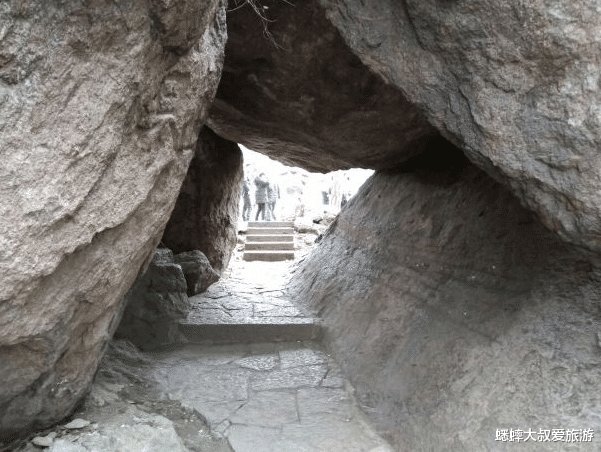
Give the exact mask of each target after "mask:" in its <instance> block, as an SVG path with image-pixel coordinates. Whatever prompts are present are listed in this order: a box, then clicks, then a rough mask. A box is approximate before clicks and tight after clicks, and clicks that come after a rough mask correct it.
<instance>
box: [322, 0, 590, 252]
mask: <svg viewBox="0 0 601 452" xmlns="http://www.w3.org/2000/svg"><path fill="white" fill-rule="evenodd" d="M321 4H323V5H324V6H325V7H326V8H327V10H328V16H329V18H330V19H331V20H332V22H333V23H334V24H335V25H336V26H337V28H338V29H339V30H340V32H341V34H342V35H343V36H344V38H345V40H346V42H347V43H348V44H349V46H350V47H351V48H352V49H353V51H354V52H355V53H356V54H357V55H358V56H359V57H360V58H361V60H362V61H363V62H364V63H365V64H366V65H367V66H369V67H370V68H371V69H372V70H374V71H375V72H377V73H378V74H380V75H381V76H382V77H383V78H384V79H385V80H387V81H388V82H390V83H392V84H393V85H395V86H396V87H398V88H399V89H400V90H401V91H402V92H403V93H404V94H405V95H406V96H407V98H408V100H409V101H410V102H412V103H413V104H414V105H416V106H417V107H419V108H420V109H421V110H422V111H423V112H424V113H425V114H426V116H427V118H428V120H429V121H430V122H431V123H432V124H433V125H434V126H436V128H437V129H438V130H439V131H440V132H441V133H442V134H443V135H444V136H445V137H447V138H448V139H450V140H451V141H453V142H454V143H455V144H456V145H458V146H460V147H461V148H462V149H464V150H465V152H466V153H467V155H468V156H469V158H470V159H471V160H472V161H474V162H475V163H477V164H478V165H479V166H481V167H482V168H484V169H485V170H487V171H488V172H489V173H490V174H492V175H494V176H495V177H497V178H499V179H501V180H503V181H504V183H505V184H507V185H508V186H510V187H511V189H512V191H513V192H514V193H515V194H516V195H517V196H518V197H519V198H520V199H521V201H522V202H523V203H524V204H525V205H527V206H528V207H530V208H531V209H533V210H535V211H536V212H537V213H538V214H539V216H540V218H541V219H542V221H543V222H544V224H545V225H546V226H547V227H548V228H550V229H551V230H552V231H554V232H557V233H558V234H559V235H560V236H561V237H562V238H564V239H567V240H569V241H571V242H573V243H576V244H579V245H583V246H585V247H588V248H590V249H593V250H595V251H597V252H598V251H600V250H601V191H600V190H599V187H600V186H601V171H600V168H601V153H599V149H600V147H601V107H600V105H601V79H600V78H599V74H600V71H599V68H600V67H601V52H599V48H600V47H601V22H600V21H599V20H598V18H599V15H600V14H601V4H600V3H599V2H597V1H591V0H576V1H570V2H563V1H550V2H549V1H542V0H535V1H531V2H495V1H489V0H477V1H470V2H460V1H440V0H425V1H424V0H402V1H399V0H383V1H377V2H376V1H373V2H366V1H363V0H321Z"/></svg>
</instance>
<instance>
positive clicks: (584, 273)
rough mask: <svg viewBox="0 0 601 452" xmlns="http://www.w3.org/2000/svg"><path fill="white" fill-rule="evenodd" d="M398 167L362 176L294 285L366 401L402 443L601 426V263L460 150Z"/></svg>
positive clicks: (478, 446)
mask: <svg viewBox="0 0 601 452" xmlns="http://www.w3.org/2000/svg"><path fill="white" fill-rule="evenodd" d="M453 155H455V157H454V158H451V157H452V156H453ZM409 163H410V164H409ZM409 163H408V164H407V165H406V166H404V167H403V168H402V169H401V170H400V171H399V172H388V173H376V174H375V175H374V176H373V177H372V178H371V179H370V180H368V182H367V183H366V185H365V186H364V187H363V188H362V189H361V191H360V192H359V193H358V194H357V195H356V196H355V197H354V198H353V199H352V200H351V201H350V202H349V203H348V204H347V206H346V207H345V209H344V210H343V211H342V212H341V213H340V215H339V216H338V218H337V220H336V221H335V222H334V223H333V225H332V226H331V227H330V229H329V230H328V232H327V233H326V234H325V236H324V237H323V239H322V240H321V243H320V244H319V246H318V247H316V248H315V249H314V251H313V253H312V254H311V255H310V257H308V258H307V259H306V260H305V261H304V262H303V263H302V264H301V267H300V268H299V269H298V270H297V272H296V274H295V275H294V279H293V284H292V286H291V290H292V293H293V294H295V296H296V298H297V299H298V301H300V302H302V303H306V304H307V305H308V306H309V307H310V308H312V309H313V310H315V311H316V312H319V314H320V316H321V317H322V322H323V323H322V325H323V330H324V341H325V343H326V344H327V346H328V348H329V349H330V350H331V351H332V352H333V354H334V356H335V357H336V358H337V360H338V362H339V363H340V364H341V365H342V367H343V369H344V370H345V372H346V373H347V375H348V376H350V378H351V380H352V381H353V383H354V384H355V385H356V388H357V391H358V393H359V396H360V400H361V403H362V404H363V406H364V408H365V409H366V412H367V413H368V414H369V415H370V416H371V417H372V419H373V420H374V421H375V422H376V425H377V426H378V427H379V429H380V430H382V431H383V432H384V433H385V434H386V436H387V437H388V438H389V439H391V440H392V441H393V442H394V443H395V444H396V446H397V447H398V450H407V451H410V450H453V451H465V450H497V449H498V448H499V447H500V444H501V443H498V442H495V435H496V429H502V428H507V429H509V428H513V429H523V430H527V429H528V428H532V429H533V430H535V431H536V432H538V431H539V429H545V428H581V429H583V428H592V429H594V431H595V432H597V431H599V430H600V429H601V417H600V416H599V407H600V406H601V354H600V352H599V350H600V349H599V347H600V346H601V343H600V342H599V337H600V335H599V334H600V332H601V307H600V304H599V300H600V299H601V267H600V266H599V263H598V262H597V263H595V262H592V261H590V260H589V259H588V258H586V257H585V256H584V255H582V254H580V253H579V252H578V251H577V250H576V249H575V247H573V246H570V245H567V244H565V243H563V242H562V241H560V240H559V239H558V238H557V237H556V236H555V235H553V234H552V233H551V232H549V231H548V230H547V229H546V228H544V227H543V226H542V225H541V223H540V222H539V221H538V220H537V219H536V218H535V217H534V216H533V215H532V214H531V213H530V212H529V211H527V210H525V209H524V208H523V207H522V206H521V205H520V203H519V202H518V200H517V199H516V198H514V196H513V195H512V194H511V193H510V192H509V191H508V190H507V189H505V188H504V187H502V186H501V185H500V184H498V183H497V182H495V181H494V180H492V179H491V178H490V177H489V176H488V175H487V174H486V173H484V172H482V171H481V170H479V169H477V168H476V167H475V166H473V165H472V164H470V163H469V162H467V161H466V160H465V159H464V158H463V157H462V156H461V154H460V153H458V154H454V153H453V151H452V150H449V149H448V148H446V149H445V148H443V149H441V152H440V153H428V154H426V155H424V156H423V157H422V158H421V159H415V160H412V161H410V162H409ZM433 163H434V164H435V165H437V166H438V168H436V167H434V166H433ZM324 263H327V264H324ZM537 438H538V436H537ZM537 445H538V443H536V444H535V443H533V442H530V443H529V444H526V445H525V447H527V450H539V449H537V448H536V446H537ZM528 446H532V449H530V448H528Z"/></svg>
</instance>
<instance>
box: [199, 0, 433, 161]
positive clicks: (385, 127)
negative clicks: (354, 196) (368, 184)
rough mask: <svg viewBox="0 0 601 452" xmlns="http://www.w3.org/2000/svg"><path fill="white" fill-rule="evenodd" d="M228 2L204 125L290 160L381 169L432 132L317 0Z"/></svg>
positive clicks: (417, 147)
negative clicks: (215, 86)
mask: <svg viewBox="0 0 601 452" xmlns="http://www.w3.org/2000/svg"><path fill="white" fill-rule="evenodd" d="M260 3H261V7H262V9H261V10H260V11H259V14H257V11H256V10H255V9H254V8H252V5H253V4H254V2H238V1H235V0H232V1H230V6H231V8H230V12H229V13H228V42H227V45H226V53H225V54H226V60H225V65H224V72H223V77H222V80H221V84H220V85H219V91H218V93H217V98H216V101H215V104H214V105H213V107H212V109H211V114H210V120H209V124H210V126H211V128H212V129H213V130H214V131H215V132H217V133H218V134H219V135H221V136H223V137H225V138H227V139H229V140H231V141H235V142H238V143H242V144H243V145H245V146H247V147H249V148H251V149H254V150H257V151H261V152H263V153H266V154H268V155H269V156H271V157H274V158H276V159H278V160H281V161H283V162H285V163H288V164H294V165H300V166H303V167H304V168H306V169H309V170H317V171H329V170H335V169H342V168H350V167H358V166H360V167H370V168H388V167H392V166H395V165H396V164H397V163H399V162H401V161H403V160H405V159H406V158H408V157H410V156H411V155H414V154H415V153H418V152H419V151H420V150H421V149H422V141H423V138H424V137H427V136H430V135H433V134H434V129H433V128H432V127H431V126H430V125H429V124H428V123H427V121H426V120H425V119H424V117H423V116H422V115H421V114H420V113H419V112H418V110H417V108H415V107H414V106H413V105H411V104H410V103H409V102H407V101H406V100H405V97H404V95H403V94H402V93H401V92H400V91H399V90H398V89H395V88H394V87H392V86H389V85H387V84H386V83H384V82H383V81H382V80H381V79H380V78H379V77H378V76H376V75H375V74H374V73H372V72H371V71H370V70H369V69H368V68H367V67H366V66H364V65H363V64H362V63H361V61H360V60H359V58H358V57H357V56H355V55H354V54H353V53H352V51H351V50H350V49H349V48H348V47H347V45H346V44H345V42H344V41H343V39H342V38H341V36H340V33H339V32H338V31H337V30H336V28H335V27H334V26H333V25H332V24H331V23H330V22H329V21H328V20H327V19H326V16H325V11H324V10H323V9H322V8H321V6H320V5H319V3H318V1H317V0H308V1H302V2H287V1H281V0H264V1H263V0H262V1H261V2H260Z"/></svg>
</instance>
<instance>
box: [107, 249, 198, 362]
mask: <svg viewBox="0 0 601 452" xmlns="http://www.w3.org/2000/svg"><path fill="white" fill-rule="evenodd" d="M187 292H188V285H187V281H186V277H185V275H184V271H183V269H182V267H181V265H179V264H177V263H175V261H174V257H173V252H172V251H171V250H170V249H167V248H159V249H157V250H156V252H155V254H154V256H153V258H152V260H151V261H150V265H149V266H148V268H147V269H146V271H145V272H144V273H143V274H142V275H140V276H139V277H138V279H137V280H136V282H135V283H134V285H133V286H132V287H131V289H129V291H128V292H127V295H126V296H125V310H124V312H123V317H122V318H121V322H120V323H119V327H118V328H117V331H115V337H116V338H118V339H126V340H128V341H130V342H132V343H133V344H135V345H136V346H137V347H139V348H140V349H142V350H151V349H153V348H157V347H159V346H161V345H166V344H171V343H174V342H179V341H180V339H179V330H178V326H179V324H178V321H179V320H183V319H185V318H186V315H187V314H188V312H189V311H190V302H189V300H188V294H187Z"/></svg>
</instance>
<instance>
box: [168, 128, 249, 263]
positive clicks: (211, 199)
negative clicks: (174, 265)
mask: <svg viewBox="0 0 601 452" xmlns="http://www.w3.org/2000/svg"><path fill="white" fill-rule="evenodd" d="M242 171H243V170H242V152H241V151H240V148H239V147H238V145H237V144H236V143H232V142H230V141H227V140H224V139H223V138H221V137H219V136H217V135H215V134H214V133H213V132H212V131H211V130H210V129H208V128H207V127H204V128H203V129H202V131H201V133H200V137H199V139H198V143H197V145H196V152H195V155H194V158H193V159H192V163H191V164H190V169H189V170H188V175H187V176H186V179H185V181H184V183H183V185H182V188H181V192H180V194H179V197H178V199H177V203H176V205H175V209H174V210H173V214H172V215H171V218H170V220H169V223H168V224H167V227H166V229H165V233H164V235H163V243H164V244H165V246H167V247H168V248H171V249H172V250H173V252H174V253H176V254H178V253H181V252H184V251H193V250H200V251H202V252H203V253H204V254H205V255H206V256H207V258H208V259H209V262H210V263H211V265H212V266H213V268H214V269H215V270H217V271H218V272H221V271H222V270H223V269H225V268H226V267H227V264H228V262H229V261H230V257H231V254H232V251H233V249H234V246H236V242H237V235H236V234H237V230H236V226H237V224H238V209H239V203H240V190H241V187H242Z"/></svg>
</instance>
